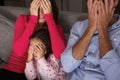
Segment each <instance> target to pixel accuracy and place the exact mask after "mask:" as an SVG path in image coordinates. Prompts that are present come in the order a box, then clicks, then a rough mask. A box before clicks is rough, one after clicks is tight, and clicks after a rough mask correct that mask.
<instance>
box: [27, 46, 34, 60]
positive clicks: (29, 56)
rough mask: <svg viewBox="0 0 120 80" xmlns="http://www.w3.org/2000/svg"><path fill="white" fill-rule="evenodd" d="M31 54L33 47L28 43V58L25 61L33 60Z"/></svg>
mask: <svg viewBox="0 0 120 80" xmlns="http://www.w3.org/2000/svg"><path fill="white" fill-rule="evenodd" d="M33 54H34V48H33V47H32V46H31V45H30V46H29V49H28V59H27V62H30V61H32V60H33Z"/></svg>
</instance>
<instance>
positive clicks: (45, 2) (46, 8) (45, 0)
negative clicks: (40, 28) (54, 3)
mask: <svg viewBox="0 0 120 80" xmlns="http://www.w3.org/2000/svg"><path fill="white" fill-rule="evenodd" d="M41 6H42V9H43V12H44V14H48V13H52V7H51V3H50V1H49V0H41Z"/></svg>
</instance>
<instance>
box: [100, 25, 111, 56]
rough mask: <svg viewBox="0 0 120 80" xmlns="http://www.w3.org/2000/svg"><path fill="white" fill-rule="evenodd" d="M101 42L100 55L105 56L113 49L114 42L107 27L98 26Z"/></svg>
mask: <svg viewBox="0 0 120 80" xmlns="http://www.w3.org/2000/svg"><path fill="white" fill-rule="evenodd" d="M98 32H99V44H100V57H103V56H104V55H105V54H106V53H107V52H109V51H110V50H112V48H113V47H112V44H111V41H110V37H109V32H108V30H107V28H104V27H98Z"/></svg>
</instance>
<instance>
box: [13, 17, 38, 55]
mask: <svg viewBox="0 0 120 80" xmlns="http://www.w3.org/2000/svg"><path fill="white" fill-rule="evenodd" d="M27 17H28V16H26V15H21V16H19V17H18V19H17V21H16V24H15V28H14V40H13V51H14V53H16V54H17V55H18V56H23V54H24V53H25V52H26V51H27V49H28V44H29V37H30V36H31V34H32V33H33V31H34V27H35V25H36V23H37V16H33V15H32V16H30V18H29V20H28V22H27Z"/></svg>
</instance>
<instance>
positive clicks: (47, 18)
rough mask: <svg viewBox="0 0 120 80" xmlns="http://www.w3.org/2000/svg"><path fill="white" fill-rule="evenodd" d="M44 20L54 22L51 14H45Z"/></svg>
mask: <svg viewBox="0 0 120 80" xmlns="http://www.w3.org/2000/svg"><path fill="white" fill-rule="evenodd" d="M45 19H46V20H54V19H53V13H48V14H45Z"/></svg>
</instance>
